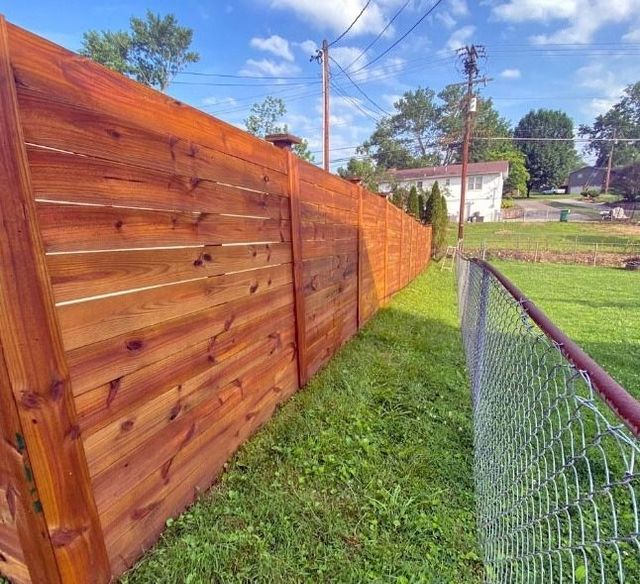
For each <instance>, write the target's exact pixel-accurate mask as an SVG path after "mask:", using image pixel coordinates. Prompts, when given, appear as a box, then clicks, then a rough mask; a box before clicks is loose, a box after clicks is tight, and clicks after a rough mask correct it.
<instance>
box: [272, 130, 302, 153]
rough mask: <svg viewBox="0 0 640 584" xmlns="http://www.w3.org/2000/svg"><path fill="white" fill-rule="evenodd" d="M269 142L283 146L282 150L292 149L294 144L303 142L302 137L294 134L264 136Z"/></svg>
mask: <svg viewBox="0 0 640 584" xmlns="http://www.w3.org/2000/svg"><path fill="white" fill-rule="evenodd" d="M264 139H265V140H266V141H267V142H271V143H272V144H273V145H274V146H276V147H278V148H282V150H291V147H292V146H293V145H294V144H302V139H301V138H298V136H294V135H293V134H288V133H282V134H268V135H267V136H265V137H264Z"/></svg>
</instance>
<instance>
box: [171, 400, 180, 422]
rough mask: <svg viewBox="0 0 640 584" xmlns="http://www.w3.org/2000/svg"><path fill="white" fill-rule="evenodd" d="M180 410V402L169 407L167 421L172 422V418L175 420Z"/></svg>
mask: <svg viewBox="0 0 640 584" xmlns="http://www.w3.org/2000/svg"><path fill="white" fill-rule="evenodd" d="M181 411H182V404H180V403H177V404H176V405H175V406H173V407H172V408H171V411H170V412H169V421H170V422H173V420H175V419H176V418H177V417H178V415H179V414H180V412H181Z"/></svg>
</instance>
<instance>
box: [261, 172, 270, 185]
mask: <svg viewBox="0 0 640 584" xmlns="http://www.w3.org/2000/svg"><path fill="white" fill-rule="evenodd" d="M262 180H263V181H264V182H265V183H268V182H269V181H270V180H271V179H270V178H269V175H267V174H265V175H264V176H263V177H262Z"/></svg>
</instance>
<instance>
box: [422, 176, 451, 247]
mask: <svg viewBox="0 0 640 584" xmlns="http://www.w3.org/2000/svg"><path fill="white" fill-rule="evenodd" d="M424 215H425V221H426V222H427V223H430V224H431V229H432V234H431V254H432V255H433V257H435V258H439V257H442V255H444V252H445V249H446V244H447V224H448V222H449V218H448V215H447V201H446V200H445V198H444V196H443V195H442V193H441V192H440V185H439V184H438V182H437V181H436V182H435V183H434V185H433V188H432V189H431V195H429V198H428V199H427V204H426V207H425V213H424Z"/></svg>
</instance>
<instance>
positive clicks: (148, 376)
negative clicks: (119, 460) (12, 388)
mask: <svg viewBox="0 0 640 584" xmlns="http://www.w3.org/2000/svg"><path fill="white" fill-rule="evenodd" d="M286 317H290V318H293V309H292V307H291V306H290V305H286V306H283V307H281V308H278V309H276V310H272V311H269V312H267V313H266V314H264V315H261V316H260V317H258V318H256V319H253V320H250V321H249V322H247V323H245V324H243V325H241V326H233V325H232V326H231V328H230V329H229V330H227V331H224V332H222V333H219V334H217V335H215V336H214V337H212V338H207V339H205V340H204V341H200V342H198V343H196V344H195V345H192V346H190V347H187V348H186V349H183V350H181V351H177V352H174V353H171V354H170V355H168V356H167V357H165V358H164V359H160V360H159V361H156V362H155V363H151V364H150V365H147V366H146V367H143V368H141V369H138V370H137V371H134V372H133V373H130V374H129V375H124V376H122V377H118V378H116V379H113V380H111V381H110V382H108V383H104V384H101V385H99V386H98V387H96V388H94V389H91V390H90V391H87V392H85V393H82V394H80V395H78V396H77V397H76V398H75V404H76V412H77V414H78V422H79V424H80V429H81V431H82V434H83V436H85V437H86V436H90V435H91V434H92V433H93V432H95V431H96V430H98V429H100V428H101V427H103V426H105V425H106V424H108V423H110V422H112V421H113V420H114V419H116V418H117V417H119V416H123V415H125V414H126V413H127V412H130V411H132V410H135V409H137V408H140V407H142V405H143V404H144V403H145V401H147V400H150V399H153V398H154V397H155V396H157V395H159V394H161V393H162V392H163V391H166V390H168V389H169V388H171V387H172V386H174V385H179V384H181V383H184V382H185V381H187V380H188V379H190V378H192V377H193V376H195V375H198V374H200V373H202V372H204V371H206V370H208V369H210V368H211V367H213V366H215V365H216V364H218V363H220V362H222V361H224V360H226V359H228V358H229V357H230V356H232V355H235V354H236V353H238V352H239V351H242V350H244V349H245V348H246V347H247V346H248V345H249V344H251V343H252V342H253V340H254V338H255V337H260V336H263V335H269V334H271V332H272V330H273V323H274V322H281V321H282V320H283V319H285V318H286Z"/></svg>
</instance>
